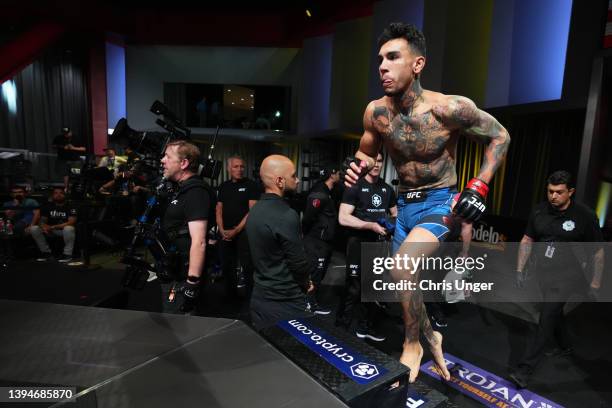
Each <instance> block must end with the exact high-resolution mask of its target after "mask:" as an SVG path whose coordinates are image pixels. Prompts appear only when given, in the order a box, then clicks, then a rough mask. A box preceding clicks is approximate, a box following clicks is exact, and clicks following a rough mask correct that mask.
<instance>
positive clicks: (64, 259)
mask: <svg viewBox="0 0 612 408" xmlns="http://www.w3.org/2000/svg"><path fill="white" fill-rule="evenodd" d="M57 262H61V263H68V262H72V257H71V256H70V255H62V256H61V257H60V258H59V259H58V260H57Z"/></svg>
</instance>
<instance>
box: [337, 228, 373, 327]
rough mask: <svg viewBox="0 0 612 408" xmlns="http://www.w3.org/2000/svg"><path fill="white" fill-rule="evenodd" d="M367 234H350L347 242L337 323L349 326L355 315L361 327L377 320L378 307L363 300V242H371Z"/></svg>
mask: <svg viewBox="0 0 612 408" xmlns="http://www.w3.org/2000/svg"><path fill="white" fill-rule="evenodd" d="M367 238H368V237H367V236H349V238H348V240H347V243H346V272H345V273H346V276H345V283H344V289H343V290H342V294H341V295H340V303H339V305H338V310H337V313H336V323H337V324H339V325H341V326H345V327H347V328H348V327H349V326H350V325H351V322H352V320H353V318H354V317H355V316H357V319H358V325H359V326H360V327H364V328H365V327H367V326H370V325H372V324H374V322H375V321H376V318H377V314H378V308H377V307H376V306H375V305H374V304H373V303H364V302H362V301H361V243H362V242H371V241H372V240H371V239H367Z"/></svg>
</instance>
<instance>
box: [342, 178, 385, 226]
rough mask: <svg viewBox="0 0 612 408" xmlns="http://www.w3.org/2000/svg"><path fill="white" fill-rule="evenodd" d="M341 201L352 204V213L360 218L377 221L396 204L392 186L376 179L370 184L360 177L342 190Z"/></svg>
mask: <svg viewBox="0 0 612 408" xmlns="http://www.w3.org/2000/svg"><path fill="white" fill-rule="evenodd" d="M342 203H344V204H350V205H352V206H354V207H355V210H354V211H353V215H354V216H355V217H357V218H359V219H360V220H363V221H369V222H377V221H378V220H379V219H380V218H385V217H386V215H387V212H388V211H389V208H392V207H395V206H396V205H397V196H396V195H395V191H394V190H393V187H391V186H390V185H388V184H387V183H385V182H384V181H383V180H381V179H378V181H377V182H376V183H373V184H370V183H368V182H367V181H366V179H365V178H362V179H359V181H357V183H356V184H355V185H353V186H352V187H350V188H348V189H346V190H344V195H343V196H342Z"/></svg>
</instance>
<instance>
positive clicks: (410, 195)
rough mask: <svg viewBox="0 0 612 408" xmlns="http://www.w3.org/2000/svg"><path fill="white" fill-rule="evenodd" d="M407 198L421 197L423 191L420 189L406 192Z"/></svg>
mask: <svg viewBox="0 0 612 408" xmlns="http://www.w3.org/2000/svg"><path fill="white" fill-rule="evenodd" d="M406 198H407V199H409V200H411V199H413V198H421V192H420V191H411V192H409V193H406Z"/></svg>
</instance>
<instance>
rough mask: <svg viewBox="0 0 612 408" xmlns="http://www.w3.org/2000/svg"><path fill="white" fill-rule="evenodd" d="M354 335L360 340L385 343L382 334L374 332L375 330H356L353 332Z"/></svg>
mask: <svg viewBox="0 0 612 408" xmlns="http://www.w3.org/2000/svg"><path fill="white" fill-rule="evenodd" d="M355 335H356V336H357V337H359V338H360V339H370V340H372V341H379V342H380V341H385V340H387V338H386V337H385V336H383V335H382V334H380V333H378V332H376V330H374V329H372V328H371V327H369V328H367V329H366V328H363V327H361V328H357V329H356V330H355Z"/></svg>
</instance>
